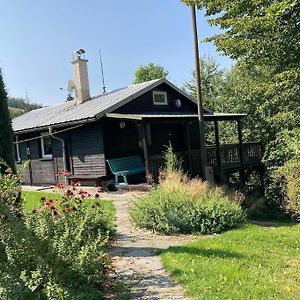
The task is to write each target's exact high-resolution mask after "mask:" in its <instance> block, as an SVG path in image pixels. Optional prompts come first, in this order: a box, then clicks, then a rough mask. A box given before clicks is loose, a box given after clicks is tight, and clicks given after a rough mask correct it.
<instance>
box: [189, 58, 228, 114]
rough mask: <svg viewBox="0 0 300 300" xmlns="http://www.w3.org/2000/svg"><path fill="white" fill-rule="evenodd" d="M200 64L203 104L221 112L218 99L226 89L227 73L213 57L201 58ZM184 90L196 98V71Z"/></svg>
mask: <svg viewBox="0 0 300 300" xmlns="http://www.w3.org/2000/svg"><path fill="white" fill-rule="evenodd" d="M199 64H200V72H201V90H202V97H203V104H204V106H206V107H208V108H210V109H212V110H219V107H218V99H219V98H220V96H221V95H222V94H223V90H224V88H225V75H226V72H225V70H223V69H221V68H220V66H219V65H218V63H217V62H216V60H215V59H214V58H212V57H205V56H203V57H201V58H200V62H199ZM183 90H184V91H185V92H187V93H188V94H190V95H191V96H192V97H194V98H196V81H195V71H193V73H192V79H191V80H190V81H186V82H185V83H184V84H183ZM219 111H220V110H219Z"/></svg>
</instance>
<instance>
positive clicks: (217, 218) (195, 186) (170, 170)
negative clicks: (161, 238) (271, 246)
mask: <svg viewBox="0 0 300 300" xmlns="http://www.w3.org/2000/svg"><path fill="white" fill-rule="evenodd" d="M166 159H167V162H166V166H167V168H166V170H165V171H164V176H163V178H162V179H161V181H160V184H159V185H158V186H157V187H156V188H154V189H153V190H152V191H151V192H150V194H149V195H147V196H145V197H143V198H141V199H139V200H137V201H136V202H135V203H134V204H133V205H132V207H131V209H130V217H131V219H132V221H133V223H134V224H135V225H136V226H137V227H140V228H145V229H150V230H153V231H157V232H159V233H162V234H172V233H203V234H211V233H218V232H222V231H225V230H228V229H230V228H233V227H236V226H237V225H238V224H240V223H242V222H243V221H244V220H245V213H244V211H243V210H242V209H241V207H240V201H241V197H239V196H238V195H235V196H232V197H229V196H228V195H226V194H225V193H224V192H223V190H222V189H221V188H218V187H213V188H212V187H209V186H208V185H207V183H206V182H203V181H202V180H200V179H198V178H195V179H189V178H188V177H187V176H185V175H184V174H183V173H182V171H181V170H180V168H176V167H174V166H178V162H177V161H176V160H174V155H171V153H170V150H167V155H166ZM168 159H169V161H168Z"/></svg>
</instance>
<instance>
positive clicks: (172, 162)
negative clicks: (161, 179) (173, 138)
mask: <svg viewBox="0 0 300 300" xmlns="http://www.w3.org/2000/svg"><path fill="white" fill-rule="evenodd" d="M164 160H165V163H166V167H165V169H166V172H167V173H171V172H174V171H181V163H182V161H181V160H180V159H178V157H177V155H176V154H175V153H174V151H173V147H172V145H171V143H170V144H169V146H168V147H167V148H166V150H165V152H164Z"/></svg>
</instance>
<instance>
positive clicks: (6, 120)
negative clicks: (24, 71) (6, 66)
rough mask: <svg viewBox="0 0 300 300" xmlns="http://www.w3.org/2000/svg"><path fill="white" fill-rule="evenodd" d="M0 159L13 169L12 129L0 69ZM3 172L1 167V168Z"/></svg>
mask: <svg viewBox="0 0 300 300" xmlns="http://www.w3.org/2000/svg"><path fill="white" fill-rule="evenodd" d="M0 159H3V160H4V161H5V162H6V163H7V164H8V165H9V166H10V167H11V168H12V169H13V170H14V169H15V167H14V147H13V130H12V126H11V118H10V115H9V110H8V104H7V92H6V89H5V84H4V81H3V77H2V72H1V69H0ZM1 171H2V172H3V169H2V168H1Z"/></svg>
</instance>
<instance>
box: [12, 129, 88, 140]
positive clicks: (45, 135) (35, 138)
mask: <svg viewBox="0 0 300 300" xmlns="http://www.w3.org/2000/svg"><path fill="white" fill-rule="evenodd" d="M83 125H84V124H80V125H76V126H73V127H70V128H66V129H63V130H60V131H56V132H54V133H53V134H58V133H62V132H66V131H68V130H72V129H75V128H78V127H81V126H83ZM47 136H49V134H42V135H40V136H37V137H34V138H30V139H26V140H22V141H16V142H14V144H15V145H17V144H21V143H26V142H30V141H33V140H37V139H40V138H41V137H47Z"/></svg>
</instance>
